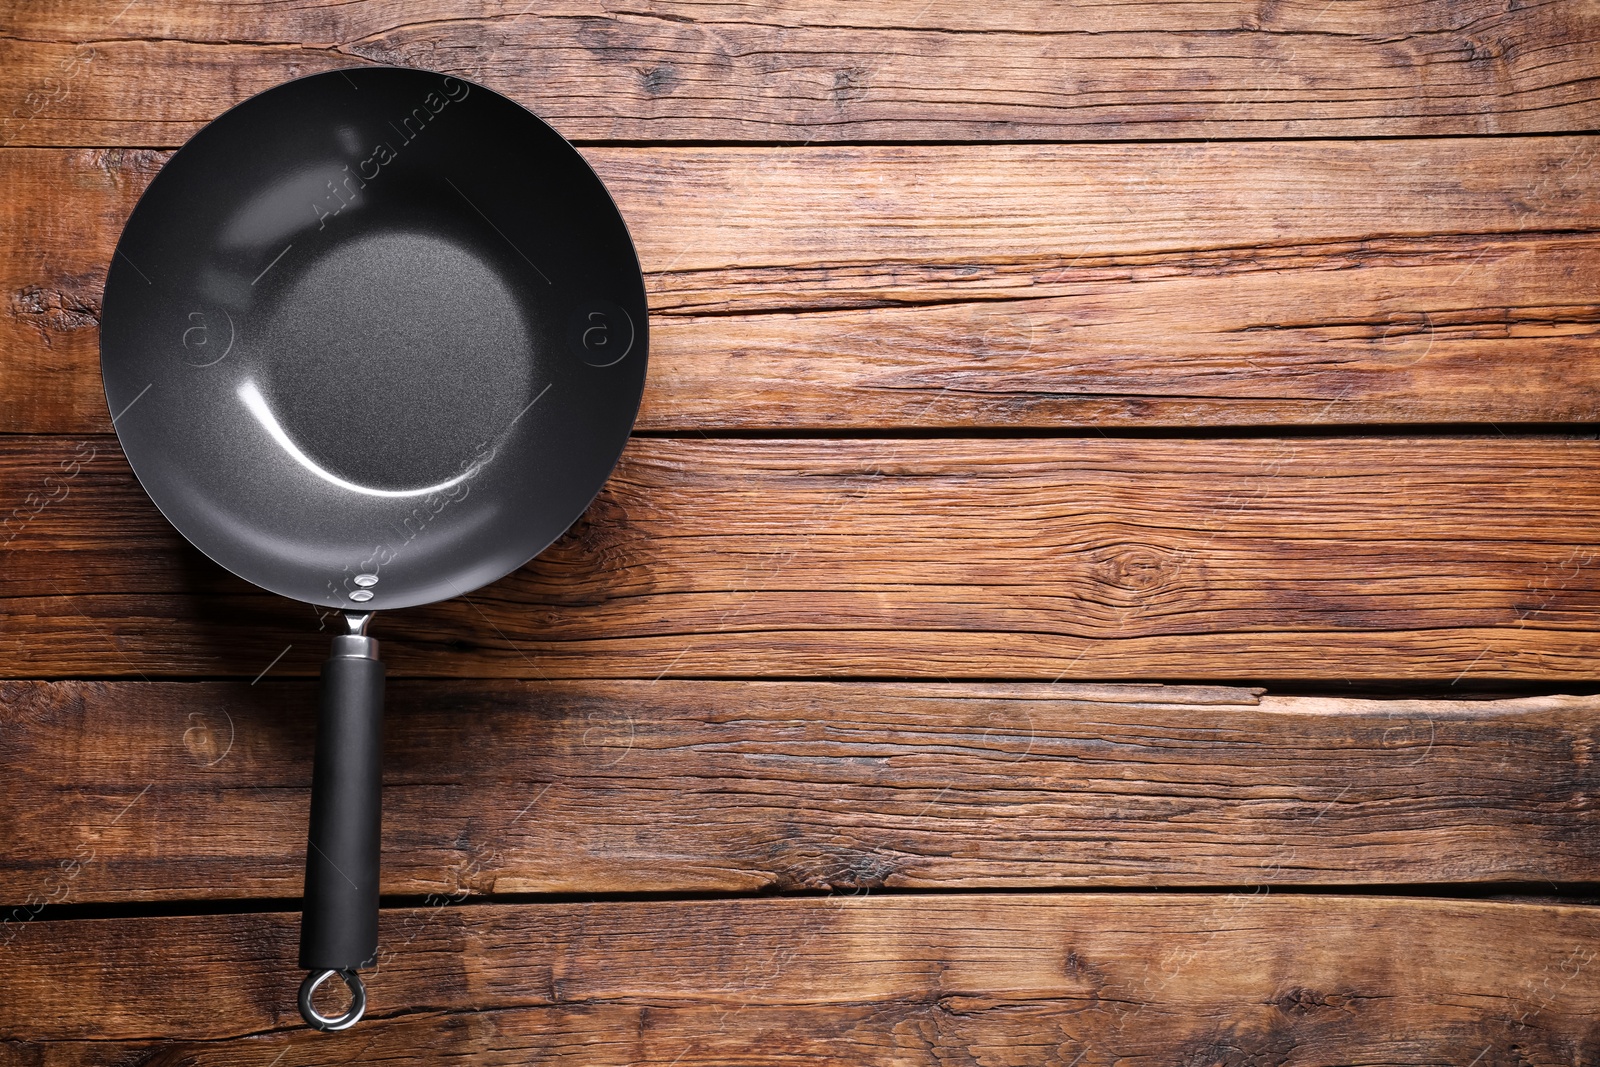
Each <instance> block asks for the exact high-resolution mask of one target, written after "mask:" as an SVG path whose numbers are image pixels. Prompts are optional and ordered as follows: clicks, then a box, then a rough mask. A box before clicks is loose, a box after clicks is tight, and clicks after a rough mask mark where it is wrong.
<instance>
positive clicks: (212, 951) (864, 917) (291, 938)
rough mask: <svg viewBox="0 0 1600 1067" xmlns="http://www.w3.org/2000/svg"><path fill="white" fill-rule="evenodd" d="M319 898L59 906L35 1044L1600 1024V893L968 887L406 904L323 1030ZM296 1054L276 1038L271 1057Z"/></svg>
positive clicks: (24, 1055) (296, 1047) (1341, 1033)
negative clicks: (147, 913) (306, 960)
mask: <svg viewBox="0 0 1600 1067" xmlns="http://www.w3.org/2000/svg"><path fill="white" fill-rule="evenodd" d="M295 925H296V923H295V917H294V916H291V915H283V914H266V915H262V914H245V915H212V916H201V917H194V918H157V919H125V920H124V919H118V920H99V921H81V922H65V923H63V922H33V923H27V924H24V925H22V926H21V927H20V928H19V929H18V930H17V931H15V934H16V936H14V937H13V938H12V939H11V941H10V944H8V945H6V946H5V947H4V948H0V964H3V966H4V967H5V972H6V977H7V995H6V996H5V997H3V998H0V1041H4V1044H3V1045H0V1048H3V1049H5V1050H6V1051H7V1052H8V1053H9V1054H10V1056H11V1062H14V1063H17V1064H29V1065H32V1064H40V1065H44V1064H48V1065H50V1067H77V1065H85V1067H87V1065H90V1064H94V1065H102V1064H106V1063H138V1062H157V1063H190V1064H240V1065H254V1067H261V1065H264V1064H270V1063H274V1062H277V1063H280V1064H304V1063H354V1062H365V1063H373V1062H382V1063H406V1064H410V1063H438V1062H440V1061H441V1060H448V1061H450V1062H458V1061H460V1062H472V1063H484V1064H517V1063H527V1062H532V1061H535V1060H536V1061H537V1062H540V1063H549V1062H559V1063H583V1064H597V1063H599V1064H612V1063H616V1064H646V1063H649V1064H668V1063H675V1064H679V1065H680V1067H681V1065H686V1064H687V1065H701V1064H704V1065H712V1064H728V1063H781V1064H788V1063H819V1062H825V1063H855V1064H885V1065H888V1064H895V1065H901V1064H929V1065H934V1064H949V1063H1008V1064H1010V1063H1014V1064H1023V1063H1028V1064H1034V1063H1045V1064H1059V1065H1062V1067H1065V1065H1068V1064H1074V1063H1076V1064H1080V1065H1092V1067H1109V1065H1112V1064H1119V1065H1126V1064H1148V1065H1152V1067H1153V1065H1156V1064H1173V1063H1177V1064H1229V1065H1248V1064H1261V1063H1271V1064H1282V1065H1286V1067H1295V1065H1307V1067H1309V1065H1320V1064H1330V1063H1371V1064H1417V1065H1419V1067H1420V1065H1429V1067H1434V1065H1437V1064H1441V1063H1452V1064H1461V1065H1463V1067H1465V1065H1467V1064H1472V1063H1476V1064H1486V1063H1487V1064H1497V1065H1511V1064H1517V1065H1528V1067H1557V1065H1560V1067H1570V1065H1573V1064H1588V1063H1591V1062H1592V1060H1593V1055H1594V1052H1595V1049H1596V1047H1600V982H1596V981H1595V980H1594V971H1595V968H1596V967H1600V960H1597V958H1596V957H1597V956H1600V909H1597V908H1593V907H1578V906H1568V907H1560V906H1542V905H1534V904H1500V903H1488V902H1472V901H1450V900H1427V899H1419V900H1384V899H1373V898H1363V897H1339V896H1327V897H1321V898H1315V897H1305V896H1287V897H1274V896H1261V895H1251V894H1233V895H1220V894H1217V895H1211V894H1206V895H1147V896H1141V897H1130V896H1106V895H1081V896H1037V895H1015V896H989V897H983V896H967V895H952V896H938V897H872V896H865V897H860V896H855V897H850V896H847V897H842V898H832V899H829V898H822V899H817V898H813V899H802V900H794V899H788V900H786V899H770V900H737V901H660V902H638V901H636V902H628V903H592V904H542V905H524V906H519V907H503V906H495V905H484V906H458V907H451V906H448V905H447V904H445V905H441V906H438V907H429V908H421V909H415V910H407V911H390V912H387V913H386V914H385V916H384V928H383V931H382V936H383V939H384V943H385V944H386V945H388V946H389V947H390V950H391V951H390V952H389V953H388V954H387V955H385V956H384V957H383V958H382V959H381V961H380V966H379V968H378V970H377V971H376V972H375V973H374V974H373V975H372V976H371V978H370V981H369V987H370V995H369V1014H368V1018H367V1020H366V1021H364V1022H362V1023H361V1025H360V1027H359V1028H358V1029H357V1030H355V1031H352V1032H351V1033H349V1034H347V1035H342V1036H339V1037H335V1038H330V1037H327V1036H324V1035H318V1034H313V1033H310V1032H307V1031H306V1029H305V1027H304V1026H303V1024H301V1023H300V1020H299V1018H298V1017H297V1016H296V1014H295V1009H294V1005H293V992H294V990H293V985H294V983H295V981H296V973H297V972H295V971H294V952H295ZM275 1057H278V1059H275Z"/></svg>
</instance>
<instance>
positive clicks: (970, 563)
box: [0, 435, 1600, 683]
mask: <svg viewBox="0 0 1600 1067" xmlns="http://www.w3.org/2000/svg"><path fill="white" fill-rule="evenodd" d="M1597 468H1600V442H1597V441H1596V440H1594V439H1593V438H1592V437H1587V438H1578V437H1570V436H1526V437H1505V436H1498V435H1489V436H1485V437H1423V438H1404V437H1381V438H1370V439H1363V438H1349V439H1341V438H1314V437H1309V438H1283V439H1271V438H1244V439H1238V438H1236V439H1213V440H1206V439H1176V440H1168V439H1163V438H1127V439H1110V438H1103V437H1097V438H1084V439H1074V438H1058V439H1033V440H958V439H930V440H895V439H889V440H870V439H869V440H860V439H849V438H837V439H822V440H782V439H754V440H752V439H709V440H704V439H698V438H683V439H679V438H640V439H635V440H634V441H633V442H631V443H630V445H629V446H628V449H627V450H626V451H625V453H624V456H623V460H622V462H621V464H620V465H619V467H618V469H617V471H616V472H615V473H614V474H613V476H612V478H611V480H610V481H609V483H608V484H607V486H606V488H605V490H604V491H603V492H602V494H601V496H600V498H599V499H598V500H597V501H596V503H595V504H594V505H593V506H592V507H591V508H590V510H589V512H588V513H587V514H586V515H585V516H584V518H582V519H580V520H579V522H578V523H577V524H576V525H575V526H574V527H573V529H572V530H570V531H569V532H568V533H567V534H566V535H565V536H564V537H563V538H562V539H560V540H559V541H557V543H556V544H555V545H553V546H552V547H551V548H549V549H548V550H546V551H545V552H544V553H543V554H542V555H541V556H540V557H539V558H538V559H537V560H536V561H534V562H533V563H532V564H530V565H529V566H527V567H525V568H523V569H522V570H520V571H517V572H516V573H515V574H513V575H511V576H509V577H507V578H505V579H503V580H502V581H500V582H499V583H496V584H495V585H493V586H491V587H489V588H486V589H484V590H482V591H480V592H476V593H474V594H472V595H471V596H470V597H459V598H456V599H453V600H449V601H445V602H443V603H440V604H437V605H433V606H430V607H427V608H419V609H415V610H407V611H400V612H392V613H391V612H386V613H385V614H384V617H383V619H382V622H381V626H380V630H381V634H380V636H381V637H382V638H383V640H384V642H385V645H384V648H385V658H386V660H387V661H388V662H389V665H390V670H391V672H393V673H394V674H396V675H413V676H415V675H429V676H453V677H474V676H484V677H488V676H494V677H521V678H558V677H579V676H581V677H620V678H655V677H657V676H660V675H663V674H665V675H675V676H679V677H705V676H721V677H730V676H732V677H755V676H769V677H791V678H792V677H807V678H811V677H826V676H835V677H847V676H855V677H862V676H866V677H880V678H881V677H899V678H927V679H954V678H967V679H999V678H1013V679H1032V680H1044V681H1050V680H1055V679H1058V678H1065V679H1069V680H1070V679H1128V680H1142V679H1156V680H1167V681H1175V680H1184V679H1201V678H1205V679H1213V680H1224V679H1229V680H1239V681H1249V682H1268V681H1274V680H1282V679H1309V680H1320V681H1323V682H1331V683H1338V682H1341V681H1344V680H1348V679H1386V680H1401V681H1434V682H1452V681H1454V680H1456V679H1459V678H1463V677H1464V678H1467V679H1469V680H1471V679H1478V678H1481V679H1491V678H1501V679H1539V680H1545V681H1560V682H1568V683H1570V682H1580V681H1587V680H1590V679H1592V678H1593V677H1594V676H1595V675H1596V674H1597V673H1600V647H1597V645H1596V643H1595V641H1594V639H1593V619H1594V612H1595V610H1596V608H1597V607H1600V567H1596V565H1595V564H1596V562H1597V560H1600V547H1597V546H1600V482H1597V480H1596V479H1595V477H1594V471H1595V470H1596V469H1597ZM0 494H3V499H6V500H16V501H20V502H21V503H20V504H19V505H18V506H17V507H16V508H14V509H13V510H12V511H11V513H10V514H9V515H8V516H7V517H6V518H5V519H4V520H3V521H0V529H4V531H5V533H4V536H5V537H7V538H8V539H9V543H8V544H7V545H6V546H5V547H4V548H3V549H0V552H3V553H4V567H3V569H0V598H3V599H0V671H3V672H4V675H5V676H10V677H50V676H56V677H60V676H72V675H83V676H95V675H99V676H107V675H113V676H115V675H120V676H126V677H138V676H140V675H143V676H160V675H189V674H202V675H212V676H217V675H228V676H234V677H244V678H253V677H255V676H256V675H257V674H258V673H260V672H261V671H262V670H264V669H265V668H266V667H267V666H268V665H269V663H272V662H273V661H274V660H275V659H276V657H277V656H278V655H279V653H281V652H283V650H284V648H285V646H286V645H288V644H290V643H293V644H294V646H295V647H294V649H293V650H292V651H291V652H290V653H289V654H287V655H285V656H284V657H283V659H282V660H281V661H278V662H277V664H276V666H274V667H273V671H274V673H275V675H279V676H281V675H285V674H290V675H293V674H307V673H312V672H314V671H315V670H316V665H317V663H318V662H319V661H320V659H321V657H322V655H323V654H324V652H323V649H324V645H325V637H324V636H322V635H319V634H317V632H316V631H317V628H318V618H317V615H316V612H315V610H314V609H312V608H310V607H307V606H305V605H302V604H298V603H294V602H291V601H288V600H285V599H283V598H280V597H275V596H272V595H270V594H266V593H261V592H258V591H255V590H253V589H252V588H251V587H248V586H246V585H245V583H243V582H242V581H240V580H238V579H234V578H232V577H231V576H229V575H227V574H226V573H225V572H223V571H222V570H221V569H220V568H218V567H216V566H215V565H214V564H212V563H210V562H208V561H206V560H205V559H204V558H203V557H201V556H200V555H199V554H198V553H197V552H196V551H194V550H193V549H191V548H189V547H188V546H187V545H186V544H185V543H184V542H182V541H181V540H180V538H179V536H178V534H177V533H176V532H175V531H174V530H172V528H171V527H170V526H168V524H167V523H166V521H165V520H164V519H163V518H162V517H161V516H160V514H159V513H158V512H157V511H156V510H155V508H154V506H153V505H152V504H151V503H150V502H149V500H148V499H147V498H146V497H145V496H144V495H143V492H142V490H141V489H140V488H139V486H138V484H137V483H136V482H135V481H134V479H133V477H132V474H131V472H130V471H129V470H128V469H127V467H126V466H125V461H124V460H123V459H122V458H121V453H120V452H119V451H118V450H117V448H116V445H115V442H114V440H112V439H110V438H106V437H91V438H86V439H80V438H70V437H37V438H12V439H11V440H10V441H8V442H7V447H6V448H5V449H4V450H3V452H0ZM423 535H424V536H425V535H426V532H425V531H424V534H423Z"/></svg>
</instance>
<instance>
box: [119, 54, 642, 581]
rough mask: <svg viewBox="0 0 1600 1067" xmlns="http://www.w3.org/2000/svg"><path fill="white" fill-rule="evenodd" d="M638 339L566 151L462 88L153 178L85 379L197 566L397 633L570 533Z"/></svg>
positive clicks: (589, 184) (618, 411)
mask: <svg viewBox="0 0 1600 1067" xmlns="http://www.w3.org/2000/svg"><path fill="white" fill-rule="evenodd" d="M645 321H646V310H645V304H644V291H643V284H642V280H641V278H640V275H639V269H638V262H637V259H636V258H635V256H634V253H633V249H632V244H631V242H630V241H629V239H628V235H627V231H626V228H625V226H624V225H623V223H622V219H621V217H620V215H618V213H617V211H616V209H615V207H614V205H613V204H612V202H611V200H610V198H609V197H608V196H607V194H606V192H605V190H604V188H603V187H602V186H601V185H600V182H599V180H598V179H597V178H596V177H595V176H594V174H593V173H592V172H591V171H590V170H589V168H588V167H587V165H586V164H585V163H584V162H583V160H582V159H581V157H580V156H579V155H578V154H577V153H576V151H574V150H573V149H572V148H571V146H569V145H567V144H566V143H565V142H564V141H562V140H561V139H560V138H559V137H558V136H557V135H556V134H555V133H554V132H553V131H551V130H550V129H549V128H548V127H547V126H545V125H544V124H543V123H542V122H540V121H539V120H538V119H536V118H535V117H534V116H532V115H531V114H529V113H528V112H527V111H525V110H523V109H522V108H520V107H518V106H517V105H515V104H513V103H512V102H510V101H508V100H505V99H504V98H503V97H500V96H498V95H496V94H494V93H491V92H489V91H488V90H486V89H483V88H482V87H481V86H469V85H467V83H464V82H460V81H458V80H456V79H449V78H443V77H441V76H439V75H435V74H428V73H426V72H421V71H411V70H401V69H395V68H375V69H363V70H356V71H348V72H335V73H334V74H330V75H319V76H316V77H312V78H307V79H302V80H300V81H297V82H292V83H289V84H288V85H285V86H281V87H279V88H278V89H275V90H272V91H269V92H268V93H265V94H263V95H261V96H259V97H256V98H253V99H252V100H250V101H247V102H246V103H245V104H243V105H240V107H238V108H236V109H234V110H233V111H231V112H229V113H228V114H227V115H225V116H223V117H222V118H221V119H219V120H218V121H217V122H215V123H213V124H212V125H211V126H209V127H207V128H206V129H205V130H203V131H202V132H201V133H200V134H198V135H196V137H195V138H194V140H192V141H191V142H190V144H189V145H188V146H186V147H185V148H184V149H183V150H181V151H180V152H179V153H178V154H177V155H176V156H174V158H173V159H172V160H171V161H170V162H169V163H168V165H167V166H166V167H165V168H164V169H163V170H162V172H161V173H160V174H159V175H158V176H157V177H156V179H155V181H154V182H153V183H152V184H151V187H150V189H149V191H148V192H147V193H146V194H145V197H144V199H143V200H141V202H140V204H139V206H138V208H137V209H136V210H135V212H134V214H133V217H132V218H130V220H129V223H128V226H127V229H126V230H125V232H124V235H123V239H122V242H121V243H120V244H119V246H118V255H117V257H116V259H115V260H114V263H113V266H112V269H111V273H110V275H109V277H108V280H107V287H106V302H105V312H104V323H103V329H102V370H103V373H104V376H105V380H106V393H107V399H108V402H109V404H110V407H111V410H112V412H113V414H114V415H116V422H115V425H116V428H117V432H118V435H119V437H120V438H121V440H122V443H123V447H124V450H125V451H126V452H127V454H128V457H129V460H130V462H132V464H133V467H134V470H135V472H136V473H137V474H138V476H139V478H140V480H141V482H142V483H143V484H144V486H145V488H146V489H147V491H148V492H149V493H150V495H151V497H152V499H154V500H155V502H156V503H157V505H158V506H159V507H160V508H161V509H162V511H163V513H165V514H166V515H167V517H168V518H169V519H171V520H172V521H173V523H174V524H175V525H176V526H177V527H178V528H179V529H180V530H181V531H182V532H183V533H184V534H185V536H187V537H188V538H189V539H190V540H191V541H193V542H194V543H195V544H196V545H197V546H198V547H199V548H200V549H201V550H202V551H204V552H206V553H207V554H208V555H210V556H211V557H212V558H213V559H216V560H217V561H218V562H219V563H221V564H223V565H224V566H226V567H228V568H229V569H230V570H233V571H234V572H235V573H238V574H240V575H241V576H243V577H245V578H247V579H249V580H250V581H253V582H255V583H256V584H258V585H261V586H263V587H265V588H268V589H272V590H273V591H276V592H279V593H283V594H284V595H288V596H293V597H296V598H297V599H301V600H306V601H310V602H312V603H320V604H325V605H327V606H330V607H351V606H353V605H354V604H356V603H359V604H361V605H363V606H365V607H369V608H382V607H401V606H406V605H409V604H415V603H422V602H426V601H429V600H434V599H441V598H443V597H448V596H454V595H457V594H459V593H462V592H465V591H467V590H469V589H472V588H476V587H477V586H479V585H482V584H484V583H485V582H488V581H492V580H494V579H495V578H498V577H500V576H501V575H503V574H505V573H507V572H508V571H510V570H512V569H514V568H516V567H518V566H520V565H521V564H522V563H524V562H526V561H527V560H528V559H529V558H531V557H532V556H533V555H535V554H537V553H538V552H539V551H540V550H541V549H543V548H544V547H545V546H546V545H547V544H549V542H550V541H551V540H553V539H555V538H556V537H557V536H559V535H560V534H561V532H562V531H563V530H565V529H566V527H567V526H568V525H570V524H571V523H572V521H573V520H575V519H576V518H577V517H578V515H579V514H580V513H581V512H582V511H583V509H584V507H586V506H587V504H588V503H589V501H590V500H591V499H592V498H593V496H594V495H595V493H596V492H597V491H598V490H599V488H600V486H601V484H602V483H603V482H604V480H605V478H606V476H607V474H608V473H609V471H610V469H611V467H612V466H613V464H614V463H615V461H616V458H617V456H618V454H619V453H620V451H621V448H622V446H623V444H624V443H625V442H626V439H627V434H628V431H629V428H630V427H631V424H632V420H633V415H634V413H635V412H636V410H637V407H638V401H639V395H640V393H641V391H642V387H643V379H644V369H645V358H646V352H645V347H646V346H645V343H644V341H645V337H644V332H645ZM608 341H609V342H610V347H609V348H600V349H598V350H599V351H603V352H604V353H606V356H605V359H598V358H594V355H595V351H596V350H597V349H596V345H597V344H599V345H604V344H605V343H606V342H608ZM618 352H622V353H625V357H626V358H620V359H613V356H615V354H616V353H618ZM608 360H609V361H610V362H607V361H608ZM357 579H360V581H359V582H358V581H357Z"/></svg>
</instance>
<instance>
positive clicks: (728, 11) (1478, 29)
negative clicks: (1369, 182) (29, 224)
mask: <svg viewBox="0 0 1600 1067" xmlns="http://www.w3.org/2000/svg"><path fill="white" fill-rule="evenodd" d="M538 6H539V8H540V10H539V11H538V12H532V11H531V10H530V9H529V8H528V7H526V6H525V5H524V4H523V3H521V2H518V0H513V2H509V3H506V2H491V3H484V4H479V5H474V6H473V9H472V10H471V11H470V12H463V11H462V9H461V7H460V6H459V5H456V4H452V3H450V2H449V0H429V2H426V3H420V4H415V3H413V4H406V5H405V6H404V7H403V8H401V7H397V6H395V5H392V4H386V3H381V2H378V0H368V2H358V3H346V4H337V5H323V4H304V5H296V6H291V7H289V8H287V9H285V8H284V7H283V5H277V4H272V5H268V4H228V5H203V6H199V7H197V6H195V5H186V4H182V3H179V2H176V0H164V2H149V0H145V2H141V3H138V4H136V5H129V6H128V7H126V8H121V9H120V10H118V9H117V8H113V7H109V6H108V7H95V8H87V9H83V10H78V9H77V8H76V7H74V6H72V5H61V4H57V3H49V2H47V0H31V2H27V3H21V4H11V5H9V10H8V13H7V16H6V18H5V21H4V23H3V24H0V32H3V37H0V67H3V68H4V69H6V70H8V71H10V72H11V76H10V78H9V82H10V84H11V85H12V86H13V88H12V89H11V90H10V91H9V92H8V93H7V98H6V99H4V100H3V101H0V103H3V104H4V106H5V110H6V111H7V112H8V121H7V122H6V124H5V126H4V127H3V131H0V142H3V143H11V144H29V145H36V144H45V145H83V144H88V145H134V146H147V147H148V146H171V145H176V144H178V143H181V142H182V141H183V140H184V139H185V138H187V137H188V136H189V135H190V134H192V133H193V132H194V131H195V129H197V128H198V127H199V126H200V125H201V124H202V123H204V122H206V121H208V120H209V119H211V118H212V117H214V116H215V115H217V114H220V113H221V112H222V111H224V110H226V109H227V108H228V107H230V106H232V105H233V104H235V103H237V102H238V101H239V100H241V99H243V98H245V97H246V96H249V95H250V94H252V93H255V92H258V91H260V90H262V89H265V88H267V87H269V86H271V85H273V84H276V83H277V82H280V81H283V80H285V79H287V78H291V77H296V76H299V75H303V74H309V73H312V72H315V71H321V70H330V69H335V68H338V67H343V66H349V65H352V64H358V63H365V62H376V63H399V64H403V65H407V66H421V67H426V68H429V69H434V70H440V71H444V72H448V73H453V74H458V75H461V76H463V77H468V78H473V79H476V80H478V81H481V82H483V83H484V84H486V85H489V86H492V87H494V88H495V89H497V90H499V91H501V92H504V93H506V94H508V95H510V96H511V97H512V98H513V99H516V100H518V101H520V102H522V103H523V104H526V105H527V106H528V107H530V108H532V109H533V110H535V111H537V112H539V113H540V114H542V115H543V116H545V117H546V118H548V119H550V120H551V121H552V122H553V123H554V124H555V125H556V126H557V127H558V128H559V129H560V130H561V131H562V132H563V133H565V134H566V135H567V136H568V137H575V138H603V139H631V140H645V141H661V140H679V139H686V138H687V139H695V140H757V141H786V140H787V141H806V142H811V141H827V140H926V139H932V140H986V141H987V140H996V141H1015V140H1036V139H1045V140H1086V139H1110V140H1121V139H1129V138H1230V137H1278V138H1281V137H1329V136H1370V135H1374V134H1378V135H1395V134H1408V135H1432V134H1478V133H1527V132H1548V131H1565V130H1581V129H1588V128H1592V127H1594V126H1595V125H1596V124H1597V116H1600V94H1597V81H1600V49H1597V47H1596V44H1597V42H1600V17H1597V14H1596V11H1595V8H1594V5H1593V4H1589V3H1584V2H1581V0H1574V2H1554V3H1541V4H1513V5H1506V4H1499V3H1491V2H1489V0H1453V2H1452V0H1431V2H1422V3H1416V4H1406V5H1396V4H1391V3H1384V2H1383V0H1362V2H1351V3H1337V4H1329V3H1326V2H1325V0H1292V2H1287V3H1277V4H1273V5H1271V6H1269V7H1262V6H1261V5H1259V4H1254V3H1249V2H1244V0H1232V2H1224V3H1214V4H1200V3H1180V4H1173V5H1161V6H1156V5H1147V4H1098V5H1093V6H1087V5H1083V6H1075V7H1072V8H1070V9H1064V8H1063V7H1062V6H1060V5H1057V4H1053V3H1049V2H1048V0H1030V2H1023V3H1014V4H1003V5H972V4H962V3H957V2H955V0H934V2H924V0H881V2H877V3H870V4H858V3H848V2H844V0H805V2H793V3H784V4H758V3H736V4H715V5H713V4H706V3H699V2H694V0H668V2H648V3H630V4H627V5H617V4H596V3H585V2H576V0H566V2H558V3H553V4H540V5H538ZM117 7H118V8H120V7H121V6H120V5H118V6H117Z"/></svg>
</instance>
